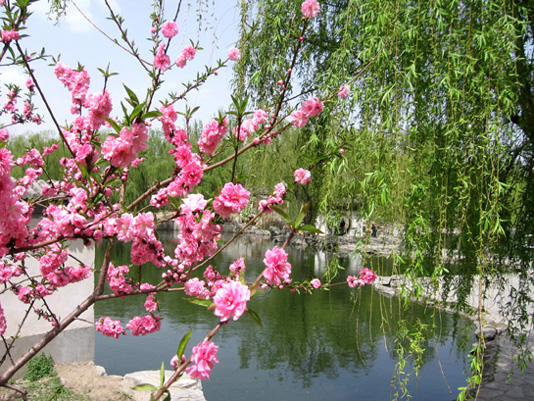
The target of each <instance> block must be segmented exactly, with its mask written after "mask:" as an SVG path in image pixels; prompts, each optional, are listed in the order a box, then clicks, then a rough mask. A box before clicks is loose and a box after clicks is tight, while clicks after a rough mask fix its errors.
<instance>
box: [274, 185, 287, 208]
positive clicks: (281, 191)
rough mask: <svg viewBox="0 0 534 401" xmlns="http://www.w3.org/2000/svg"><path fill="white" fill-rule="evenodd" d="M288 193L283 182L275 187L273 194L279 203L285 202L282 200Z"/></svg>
mask: <svg viewBox="0 0 534 401" xmlns="http://www.w3.org/2000/svg"><path fill="white" fill-rule="evenodd" d="M286 192H287V188H286V184H284V183H283V182H279V183H278V184H276V185H275V186H274V192H273V193H274V196H275V197H276V199H277V200H278V203H282V202H283V199H282V198H283V197H284V196H285V195H286Z"/></svg>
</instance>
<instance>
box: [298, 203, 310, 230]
mask: <svg viewBox="0 0 534 401" xmlns="http://www.w3.org/2000/svg"><path fill="white" fill-rule="evenodd" d="M310 205H311V202H308V203H306V204H305V205H304V206H302V208H301V209H300V212H299V215H298V216H297V219H296V220H295V227H298V226H300V223H302V220H304V217H306V214H307V213H308V209H309V208H310Z"/></svg>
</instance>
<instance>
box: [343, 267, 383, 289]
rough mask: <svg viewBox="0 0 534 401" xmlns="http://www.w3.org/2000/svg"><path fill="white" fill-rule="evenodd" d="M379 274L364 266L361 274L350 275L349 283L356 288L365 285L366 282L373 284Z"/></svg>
mask: <svg viewBox="0 0 534 401" xmlns="http://www.w3.org/2000/svg"><path fill="white" fill-rule="evenodd" d="M377 277H378V276H377V274H376V273H374V272H372V271H371V270H369V269H368V268H367V267H364V268H363V269H362V270H360V276H359V277H356V276H348V277H347V284H348V285H349V287H350V288H354V287H356V286H360V287H361V286H364V285H366V284H373V283H374V282H375V280H376V278H377Z"/></svg>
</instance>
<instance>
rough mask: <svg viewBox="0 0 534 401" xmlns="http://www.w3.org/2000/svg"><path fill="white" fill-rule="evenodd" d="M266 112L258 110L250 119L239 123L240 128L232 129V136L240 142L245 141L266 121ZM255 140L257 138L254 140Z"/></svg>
mask: <svg viewBox="0 0 534 401" xmlns="http://www.w3.org/2000/svg"><path fill="white" fill-rule="evenodd" d="M267 117H268V115H267V112H266V111H265V110H263V109H258V110H256V111H255V112H254V114H253V117H252V118H248V119H246V120H244V121H243V122H242V123H241V126H240V127H239V131H238V127H234V129H233V130H232V133H233V135H234V136H235V137H236V138H237V139H238V140H240V141H245V140H246V139H247V138H248V137H249V136H250V134H252V133H253V132H254V131H256V130H257V129H258V128H259V127H260V125H261V124H263V123H265V122H266V121H267ZM256 139H257V138H256Z"/></svg>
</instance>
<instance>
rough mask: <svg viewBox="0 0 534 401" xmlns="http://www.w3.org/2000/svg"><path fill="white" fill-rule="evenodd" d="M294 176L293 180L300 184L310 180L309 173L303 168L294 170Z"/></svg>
mask: <svg viewBox="0 0 534 401" xmlns="http://www.w3.org/2000/svg"><path fill="white" fill-rule="evenodd" d="M294 176H295V182H296V183H297V184H300V185H305V184H307V183H308V182H310V180H311V173H310V172H309V171H308V170H305V169H303V168H299V169H298V170H295V173H294Z"/></svg>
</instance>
